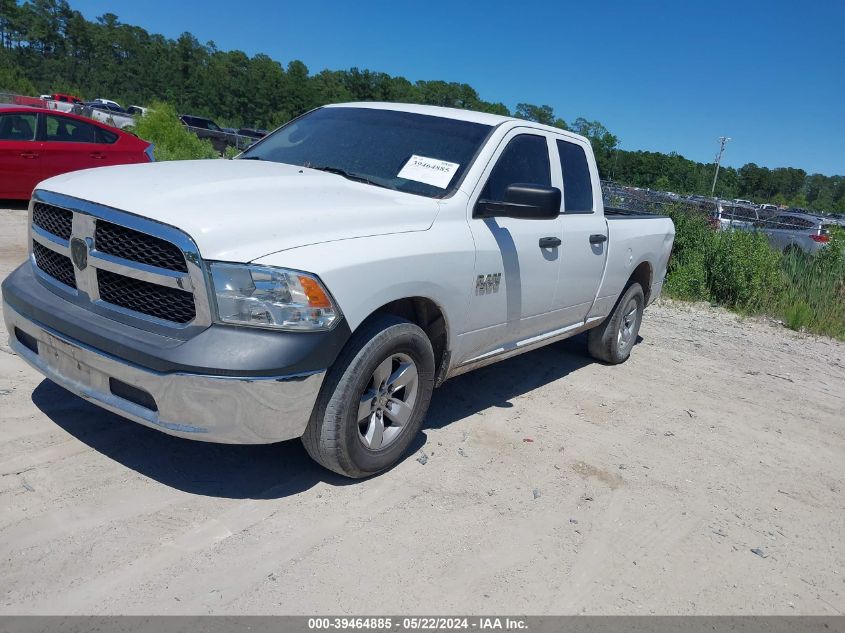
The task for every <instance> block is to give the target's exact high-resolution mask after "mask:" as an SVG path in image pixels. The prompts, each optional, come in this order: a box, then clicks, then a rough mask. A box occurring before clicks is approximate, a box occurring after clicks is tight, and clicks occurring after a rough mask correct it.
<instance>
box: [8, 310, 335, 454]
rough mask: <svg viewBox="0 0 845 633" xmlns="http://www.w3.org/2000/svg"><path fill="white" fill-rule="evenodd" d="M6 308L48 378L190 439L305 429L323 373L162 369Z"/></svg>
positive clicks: (25, 350)
mask: <svg viewBox="0 0 845 633" xmlns="http://www.w3.org/2000/svg"><path fill="white" fill-rule="evenodd" d="M3 314H4V319H5V321H6V328H7V331H8V333H9V344H10V345H11V347H12V349H13V350H14V351H15V352H16V353H17V354H18V355H19V356H20V357H21V358H22V359H23V360H25V361H26V362H27V363H29V364H30V365H32V366H33V367H34V368H35V369H37V370H38V371H40V372H41V373H42V374H44V375H45V376H47V378H49V379H50V380H52V381H53V382H55V383H57V384H59V385H61V386H62V387H64V388H65V389H68V390H69V391H72V392H73V393H75V394H77V395H78V396H81V397H82V398H84V399H86V400H88V401H90V402H92V403H94V404H96V405H98V406H101V407H103V408H104V409H108V410H109V411H112V412H114V413H117V414H118V415H121V416H123V417H125V418H128V419H130V420H133V421H135V422H139V423H140V424H143V425H145V426H148V427H151V428H154V429H158V430H159V431H163V432H165V433H168V434H170V435H176V436H178V437H184V438H189V439H194V440H202V441H206V442H221V443H226V444H267V443H271V442H279V441H282V440H288V439H293V438H296V437H300V436H302V434H303V433H304V432H305V427H306V426H307V425H308V419H309V417H310V415H311V410H312V409H313V407H314V403H315V401H316V399H317V394H318V393H319V391H320V387H321V385H322V382H323V376H324V373H325V372H323V371H311V372H307V373H301V374H290V375H285V376H272V377H267V376H261V377H256V376H245V377H237V376H210V375H202V374H190V373H159V372H155V371H151V370H149V369H145V368H142V367H140V366H137V365H133V364H130V363H127V362H126V361H124V360H122V359H119V358H116V357H113V356H110V355H108V354H106V353H104V352H102V351H99V350H96V349H93V348H91V347H88V346H86V345H84V344H83V343H80V342H79V341H76V340H73V339H71V338H69V337H67V336H65V335H63V334H60V333H59V332H57V331H55V330H52V329H50V328H48V327H46V326H44V325H42V324H40V323H38V322H36V321H34V320H32V319H29V318H26V317H24V316H23V315H22V314H20V313H19V312H17V311H16V310H15V309H14V308H12V307H11V306H10V305H9V304H8V303H7V302H6V301H4V302H3ZM33 348H34V349H33ZM127 386H128V388H127ZM139 390H140V391H139ZM115 392H117V393H120V394H121V395H116V393H115ZM144 394H146V395H144ZM127 398H130V399H127ZM139 403H140V404H139Z"/></svg>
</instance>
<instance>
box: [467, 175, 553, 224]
mask: <svg viewBox="0 0 845 633" xmlns="http://www.w3.org/2000/svg"><path fill="white" fill-rule="evenodd" d="M559 213H560V189H558V188H557V187H545V186H543V185H531V184H523V183H514V184H512V185H509V186H508V188H507V189H506V190H505V200H504V202H498V201H493V200H485V199H483V198H482V199H480V200H479V201H478V202H477V203H476V204H475V209H474V210H473V217H476V218H496V217H500V218H517V219H521V220H552V219H554V218H556V217H557V216H558V214H559Z"/></svg>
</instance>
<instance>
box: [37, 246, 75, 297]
mask: <svg viewBox="0 0 845 633" xmlns="http://www.w3.org/2000/svg"><path fill="white" fill-rule="evenodd" d="M32 254H33V255H34V256H35V265H36V266H38V268H40V269H41V270H43V271H44V273H45V274H47V275H49V276H50V277H52V278H53V279H55V280H56V281H60V282H62V283H63V284H64V285H66V286H70V287H71V288H76V275H75V274H74V272H73V263H72V262H71V261H70V257H65V256H64V255H60V254H59V253H57V252H56V251H53V250H50V249H49V248H46V247H44V246H41V244H39V243H38V242H35V241H33V242H32Z"/></svg>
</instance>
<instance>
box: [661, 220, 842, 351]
mask: <svg viewBox="0 0 845 633" xmlns="http://www.w3.org/2000/svg"><path fill="white" fill-rule="evenodd" d="M668 213H669V215H670V216H671V217H672V219H673V220H674V222H675V230H676V236H675V247H674V251H673V255H672V259H671V261H670V262H669V271H668V273H667V276H666V286H665V289H666V294H667V295H668V296H671V297H674V298H677V299H684V300H689V301H709V302H711V303H714V304H717V305H721V306H724V307H726V308H730V309H732V310H736V311H738V312H741V313H744V314H768V315H771V316H774V317H777V318H781V319H783V321H784V323H785V324H786V325H787V327H790V328H792V329H795V330H801V329H806V330H808V331H810V332H814V333H817V334H825V335H828V336H836V337H839V338H845V231H842V230H838V231H834V232H833V234H832V236H831V241H830V243H829V244H828V247H827V248H825V249H823V250H821V251H819V252H818V253H816V254H814V255H805V254H801V253H792V254H789V255H782V254H781V253H779V252H778V251H776V250H774V249H772V248H771V247H770V246H769V243H768V240H767V239H766V237H765V236H764V235H762V234H759V233H754V232H750V231H741V230H735V231H714V230H713V229H712V228H710V227H709V226H708V224H707V219H706V218H705V217H704V216H703V215H701V214H697V213H694V212H690V211H689V210H686V209H683V208H681V207H673V208H671V209H669V210H668Z"/></svg>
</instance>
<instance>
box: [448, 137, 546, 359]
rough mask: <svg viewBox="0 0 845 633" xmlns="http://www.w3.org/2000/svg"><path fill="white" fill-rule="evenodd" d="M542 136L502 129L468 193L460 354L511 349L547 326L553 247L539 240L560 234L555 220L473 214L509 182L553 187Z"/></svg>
mask: <svg viewBox="0 0 845 633" xmlns="http://www.w3.org/2000/svg"><path fill="white" fill-rule="evenodd" d="M549 136H550V135H548V134H547V133H544V132H542V131H540V130H536V129H532V128H516V129H514V130H512V131H511V132H509V133H508V134H507V135H506V136H505V137H504V139H503V140H502V142H501V143H500V144H499V146H498V148H497V150H496V153H495V154H494V156H493V158H492V159H491V161H490V163H489V164H488V166H487V169H486V170H485V172H484V174H483V176H482V178H481V180H480V183H479V186H478V187H477V188H476V190H475V191H474V192H473V194H472V196H471V197H470V200H469V225H470V230H471V231H472V235H473V239H474V240H475V247H476V266H475V285H474V289H473V294H472V300H471V302H470V314H469V315H468V317H467V320H468V327H469V330H470V331H469V333H468V334H467V335H465V336H466V338H465V339H464V343H465V344H466V345H465V347H464V349H465V350H466V357H467V359H472V358H476V357H478V356H483V355H485V354H487V353H494V352H496V351H500V350H502V349H508V348H510V347H514V346H515V344H516V342H517V341H520V340H523V339H526V338H530V337H532V336H535V335H538V334H541V333H544V332H546V331H548V330H549V329H550V326H549V324H550V322H551V321H552V320H553V318H552V315H551V314H550V311H551V310H552V296H553V294H554V289H555V284H556V283H557V275H558V269H559V267H560V249H559V247H558V246H556V245H553V246H547V247H543V246H541V243H543V244H545V243H548V242H550V241H551V242H554V241H555V240H560V238H561V223H560V218H559V217H557V218H555V219H552V220H525V219H516V218H504V217H497V218H476V217H473V213H472V212H473V209H474V207H475V204H476V202H477V201H478V200H479V199H481V198H483V199H486V200H491V201H504V194H505V190H506V189H507V187H508V186H509V185H512V184H516V183H528V184H536V185H544V186H552V176H551V173H552V170H551V160H550V154H549V142H550V141H551V139H550V138H549Z"/></svg>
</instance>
